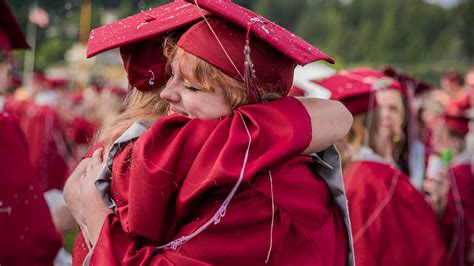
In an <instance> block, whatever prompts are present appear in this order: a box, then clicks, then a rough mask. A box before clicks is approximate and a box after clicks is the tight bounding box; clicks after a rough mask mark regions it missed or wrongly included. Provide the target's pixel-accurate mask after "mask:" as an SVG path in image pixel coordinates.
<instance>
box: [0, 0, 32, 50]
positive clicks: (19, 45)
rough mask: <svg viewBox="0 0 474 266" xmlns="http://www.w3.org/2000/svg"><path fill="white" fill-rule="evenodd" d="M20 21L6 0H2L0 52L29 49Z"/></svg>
mask: <svg viewBox="0 0 474 266" xmlns="http://www.w3.org/2000/svg"><path fill="white" fill-rule="evenodd" d="M29 48H30V46H29V45H28V43H27V42H26V40H25V35H23V32H22V30H21V27H20V25H19V24H18V21H17V20H16V19H15V16H14V15H13V13H12V11H11V10H10V7H9V6H8V4H7V3H6V2H5V0H0V50H4V51H6V52H10V51H11V50H14V49H29Z"/></svg>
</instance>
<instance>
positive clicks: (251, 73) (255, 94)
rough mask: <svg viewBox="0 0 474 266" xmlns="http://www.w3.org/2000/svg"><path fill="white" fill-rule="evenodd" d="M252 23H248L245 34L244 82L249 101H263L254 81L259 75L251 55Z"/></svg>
mask: <svg viewBox="0 0 474 266" xmlns="http://www.w3.org/2000/svg"><path fill="white" fill-rule="evenodd" d="M252 24H253V22H249V23H248V24H247V34H246V35H245V47H244V54H245V63H244V68H245V72H244V83H245V88H246V90H247V98H248V100H249V103H261V102H262V97H261V96H260V92H259V91H258V87H257V85H256V84H255V82H254V81H255V80H256V79H257V76H256V75H255V69H254V65H253V63H252V58H251V57H250V28H251V26H252Z"/></svg>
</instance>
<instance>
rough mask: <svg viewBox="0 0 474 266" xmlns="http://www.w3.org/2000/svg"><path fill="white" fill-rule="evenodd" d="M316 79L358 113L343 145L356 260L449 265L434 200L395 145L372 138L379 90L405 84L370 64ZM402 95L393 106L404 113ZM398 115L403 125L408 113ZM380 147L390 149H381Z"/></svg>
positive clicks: (361, 262)
mask: <svg viewBox="0 0 474 266" xmlns="http://www.w3.org/2000/svg"><path fill="white" fill-rule="evenodd" d="M316 82H317V83H318V84H319V85H321V86H323V87H324V88H327V89H328V90H330V91H331V92H332V96H331V99H336V100H340V101H342V102H343V103H344V104H345V105H346V106H347V108H348V109H349V110H350V111H351V113H352V114H353V116H354V123H353V125H352V128H351V130H350V132H349V134H348V135H347V136H346V138H345V139H343V141H341V142H340V143H338V144H337V147H338V148H339V150H340V151H341V154H342V158H343V165H344V183H345V186H346V193H347V199H348V203H349V214H350V218H351V224H352V233H353V237H354V249H355V259H356V265H367V266H375V265H388V266H390V265H393V266H395V265H445V264H444V263H445V260H446V256H445V254H446V251H445V245H444V243H443V241H442V237H441V233H440V230H439V226H438V224H437V222H436V219H435V216H434V213H433V211H432V209H431V207H430V205H429V204H428V203H427V202H426V201H425V199H424V197H423V195H421V194H420V193H419V192H418V191H417V190H416V188H415V187H413V185H412V184H411V182H410V181H409V179H408V177H407V175H406V174H405V173H404V172H403V171H401V170H400V169H399V168H398V167H397V166H396V165H395V164H394V160H393V159H391V160H387V158H390V156H391V154H393V151H392V150H389V149H388V148H389V146H390V145H389V144H387V143H385V146H383V145H382V143H373V142H371V141H374V140H376V138H373V137H372V134H374V133H373V132H375V131H376V130H377V128H376V127H377V124H378V123H377V122H376V121H377V119H379V116H380V114H379V112H380V110H379V109H375V107H376V106H377V103H378V98H377V97H376V94H379V93H380V92H381V91H383V93H384V94H383V95H384V96H386V95H390V96H392V97H394V95H395V96H396V93H400V89H401V86H400V84H399V83H398V82H397V81H395V80H393V79H391V78H389V77H387V76H385V75H384V74H383V73H381V72H377V71H375V70H370V69H354V70H342V71H339V73H337V74H335V75H334V76H331V77H328V78H326V79H322V80H318V81H316ZM390 91H393V92H390ZM394 99H395V100H396V99H397V98H396V97H394ZM398 99H399V100H400V101H399V102H398V104H394V106H392V109H394V110H393V111H394V112H397V113H399V114H403V112H404V110H403V109H402V108H403V104H402V102H401V99H400V97H399V98H398ZM386 115H387V114H386ZM394 120H396V121H398V124H399V125H400V124H401V123H402V120H403V118H402V117H399V118H395V119H394ZM389 129H390V128H389V125H387V128H384V130H387V131H389ZM398 130H400V129H398ZM385 135H386V136H390V135H393V134H391V133H389V132H387V133H386V134H385ZM380 147H384V148H386V149H382V153H381V154H380V153H378V152H377V150H380Z"/></svg>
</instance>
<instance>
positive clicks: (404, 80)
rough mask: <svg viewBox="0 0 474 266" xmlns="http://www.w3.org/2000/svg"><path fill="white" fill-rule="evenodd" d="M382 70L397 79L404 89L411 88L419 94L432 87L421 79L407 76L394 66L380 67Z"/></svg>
mask: <svg viewBox="0 0 474 266" xmlns="http://www.w3.org/2000/svg"><path fill="white" fill-rule="evenodd" d="M382 71H383V73H385V75H387V76H389V77H392V78H393V79H395V80H398V82H400V84H401V85H402V87H403V89H404V90H405V91H406V90H408V89H413V93H414V94H420V93H422V92H424V91H427V90H430V89H431V88H432V86H431V85H430V84H428V83H426V82H424V81H421V80H417V79H415V78H414V77H412V76H409V75H408V74H406V73H404V72H402V71H400V70H397V69H395V68H392V67H385V68H383V69H382Z"/></svg>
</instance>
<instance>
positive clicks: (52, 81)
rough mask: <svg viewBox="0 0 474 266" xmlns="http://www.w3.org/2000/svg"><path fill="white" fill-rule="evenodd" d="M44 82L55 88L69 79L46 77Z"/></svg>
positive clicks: (64, 84)
mask: <svg viewBox="0 0 474 266" xmlns="http://www.w3.org/2000/svg"><path fill="white" fill-rule="evenodd" d="M46 83H47V85H48V86H49V87H50V88H51V89H57V88H60V87H63V86H66V85H67V84H68V83H69V80H68V79H66V78H47V80H46Z"/></svg>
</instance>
